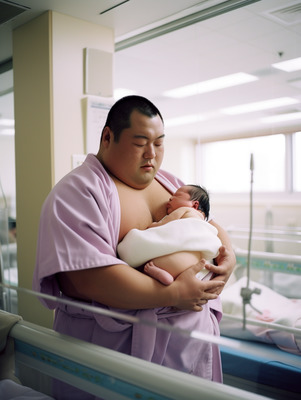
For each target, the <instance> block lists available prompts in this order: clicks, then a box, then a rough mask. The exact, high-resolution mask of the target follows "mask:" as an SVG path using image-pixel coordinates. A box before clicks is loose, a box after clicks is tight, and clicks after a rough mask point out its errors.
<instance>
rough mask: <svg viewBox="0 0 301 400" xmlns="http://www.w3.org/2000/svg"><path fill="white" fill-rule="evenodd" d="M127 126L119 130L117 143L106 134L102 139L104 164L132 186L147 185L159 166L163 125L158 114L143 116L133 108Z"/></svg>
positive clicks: (162, 149) (111, 136)
mask: <svg viewBox="0 0 301 400" xmlns="http://www.w3.org/2000/svg"><path fill="white" fill-rule="evenodd" d="M130 121H131V126H130V128H127V129H124V130H123V131H122V132H121V135H120V139H119V142H117V143H116V142H114V135H113V133H112V132H111V131H110V130H109V129H108V128H107V129H108V132H107V134H110V139H109V142H108V141H107V142H106V138H104V147H105V151H104V152H103V157H102V161H103V163H104V165H105V167H106V168H107V169H108V170H109V172H110V173H111V174H113V175H114V176H115V177H116V178H118V179H119V180H120V181H122V182H124V183H125V184H127V185H128V186H130V187H133V188H135V189H143V188H145V187H147V186H148V185H149V184H150V183H151V182H152V180H153V178H154V176H155V175H156V173H157V171H158V169H159V168H160V166H161V163H162V160H163V155H164V145H163V141H164V127H163V122H162V120H161V118H160V117H159V115H156V116H155V117H152V118H150V117H147V116H146V115H143V114H141V113H139V112H138V111H136V110H134V111H133V112H132V114H131V117H130Z"/></svg>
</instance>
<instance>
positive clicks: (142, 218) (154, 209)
mask: <svg viewBox="0 0 301 400" xmlns="http://www.w3.org/2000/svg"><path fill="white" fill-rule="evenodd" d="M116 187H117V190H118V194H119V201H120V209H121V221H120V232H119V241H120V240H122V238H123V237H124V236H125V235H126V234H127V233H128V231H129V230H131V229H133V228H137V229H146V228H147V227H148V226H149V225H150V224H151V223H152V222H153V221H159V220H160V219H161V218H163V216H164V215H165V214H166V203H167V201H168V199H169V197H170V193H169V192H168V191H167V190H166V189H165V188H164V187H163V186H162V185H161V184H159V183H158V182H157V181H155V180H154V181H153V182H152V184H151V185H150V186H149V187H147V188H146V189H143V190H137V189H133V188H130V187H128V186H126V185H124V184H120V183H118V182H116Z"/></svg>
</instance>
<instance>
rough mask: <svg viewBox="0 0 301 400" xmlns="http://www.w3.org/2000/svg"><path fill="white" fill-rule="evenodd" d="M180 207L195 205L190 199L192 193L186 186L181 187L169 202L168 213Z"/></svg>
mask: <svg viewBox="0 0 301 400" xmlns="http://www.w3.org/2000/svg"><path fill="white" fill-rule="evenodd" d="M179 207H193V208H194V202H193V201H191V200H190V194H189V193H188V188H187V187H186V186H182V187H180V189H178V190H177V191H176V192H175V193H174V194H173V195H172V196H171V198H170V199H169V201H168V202H167V207H166V208H167V214H170V213H171V212H172V211H174V210H177V209H178V208H179Z"/></svg>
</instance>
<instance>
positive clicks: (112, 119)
mask: <svg viewBox="0 0 301 400" xmlns="http://www.w3.org/2000/svg"><path fill="white" fill-rule="evenodd" d="M134 110H137V111H138V112H140V113H141V114H143V115H146V116H147V117H150V118H152V117H155V116H156V115H159V117H160V118H161V120H162V122H163V123H164V121H163V117H162V115H161V113H160V111H159V110H158V108H157V107H156V106H155V105H154V104H153V103H152V102H151V101H150V100H148V99H146V98H145V97H142V96H134V95H133V96H126V97H123V98H121V99H120V100H118V101H117V102H116V103H115V104H114V105H113V106H112V108H111V109H110V111H109V113H108V116H107V120H106V123H105V127H106V126H108V127H109V128H110V129H111V131H112V132H113V133H114V142H118V141H119V139H120V134H121V132H122V131H123V129H127V128H130V126H131V121H130V117H131V114H132V112H133V111H134Z"/></svg>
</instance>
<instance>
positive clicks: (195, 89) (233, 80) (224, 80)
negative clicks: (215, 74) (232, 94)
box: [163, 72, 258, 99]
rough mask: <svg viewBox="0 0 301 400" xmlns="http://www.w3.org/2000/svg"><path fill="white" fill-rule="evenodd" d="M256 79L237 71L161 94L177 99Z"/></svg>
mask: <svg viewBox="0 0 301 400" xmlns="http://www.w3.org/2000/svg"><path fill="white" fill-rule="evenodd" d="M256 80H258V78H257V77H256V76H254V75H249V74H245V73H244V72H238V73H237V74H232V75H226V76H221V77H220V78H215V79H210V80H208V81H203V82H198V83H193V84H192V85H187V86H182V87H179V88H177V89H172V90H168V91H166V92H164V93H163V96H166V97H173V98H176V99H178V98H182V97H189V96H194V95H196V94H202V93H207V92H213V91H214V90H219V89H225V88H227V87H231V86H237V85H242V84H243V83H248V82H252V81H256Z"/></svg>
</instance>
